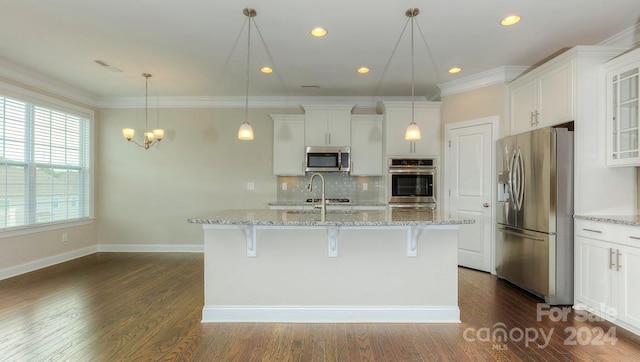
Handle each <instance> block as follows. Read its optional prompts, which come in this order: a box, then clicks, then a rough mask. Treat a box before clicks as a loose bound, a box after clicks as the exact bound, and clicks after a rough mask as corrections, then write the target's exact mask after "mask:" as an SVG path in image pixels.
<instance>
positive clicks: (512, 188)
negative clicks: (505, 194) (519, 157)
mask: <svg viewBox="0 0 640 362" xmlns="http://www.w3.org/2000/svg"><path fill="white" fill-rule="evenodd" d="M515 161H516V152H515V151H514V152H513V153H512V154H511V157H510V160H509V193H510V194H511V197H510V199H511V200H513V204H514V206H515V208H516V209H517V208H518V194H517V193H516V188H517V180H516V173H515V167H516V162H515Z"/></svg>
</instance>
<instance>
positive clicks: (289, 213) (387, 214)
mask: <svg viewBox="0 0 640 362" xmlns="http://www.w3.org/2000/svg"><path fill="white" fill-rule="evenodd" d="M325 220H326V221H325V222H321V221H320V210H264V209H249V210H225V211H219V212H214V213H212V214H209V215H206V216H203V217H194V218H190V219H188V220H187V221H188V222H189V223H191V224H214V225H270V226H416V225H417V226H419V225H425V226H426V225H461V224H473V223H474V222H475V221H474V220H473V219H464V218H456V217H453V216H450V215H448V214H445V213H442V212H439V211H437V210H436V211H432V210H429V209H402V208H397V209H389V208H387V209H385V210H356V211H353V210H348V211H332V210H328V211H327V215H326V219H325Z"/></svg>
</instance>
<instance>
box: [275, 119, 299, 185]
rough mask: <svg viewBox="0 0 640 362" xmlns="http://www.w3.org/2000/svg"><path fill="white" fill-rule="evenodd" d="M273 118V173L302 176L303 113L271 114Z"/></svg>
mask: <svg viewBox="0 0 640 362" xmlns="http://www.w3.org/2000/svg"><path fill="white" fill-rule="evenodd" d="M271 118H272V119H273V174H274V175H283V176H296V175H297V176H303V175H304V174H305V172H304V169H305V164H304V163H305V159H304V157H305V156H304V152H305V146H304V115H271Z"/></svg>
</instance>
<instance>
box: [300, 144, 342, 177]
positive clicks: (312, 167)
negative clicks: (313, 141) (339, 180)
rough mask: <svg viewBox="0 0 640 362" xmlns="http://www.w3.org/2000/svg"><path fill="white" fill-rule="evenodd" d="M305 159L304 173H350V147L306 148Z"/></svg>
mask: <svg viewBox="0 0 640 362" xmlns="http://www.w3.org/2000/svg"><path fill="white" fill-rule="evenodd" d="M305 159H306V163H307V165H306V168H305V171H306V172H347V173H348V172H350V171H351V147H336V146H327V147H321V146H315V147H307V148H306V152H305Z"/></svg>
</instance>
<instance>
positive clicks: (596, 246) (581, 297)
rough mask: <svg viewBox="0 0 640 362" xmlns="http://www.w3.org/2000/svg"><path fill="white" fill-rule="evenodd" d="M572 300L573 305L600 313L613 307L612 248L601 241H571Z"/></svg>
mask: <svg viewBox="0 0 640 362" xmlns="http://www.w3.org/2000/svg"><path fill="white" fill-rule="evenodd" d="M575 248H576V253H575V256H576V260H575V263H576V265H575V274H576V275H575V294H576V295H575V299H576V302H577V303H582V304H585V305H586V306H588V307H590V308H592V309H595V310H602V309H603V307H605V308H610V307H611V306H612V305H613V294H612V293H613V290H612V289H613V286H612V273H613V270H612V269H611V262H612V261H613V258H614V256H613V255H611V252H612V250H615V248H614V247H613V246H612V244H611V243H608V242H606V241H602V240H596V239H591V238H586V237H583V236H576V237H575Z"/></svg>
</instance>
